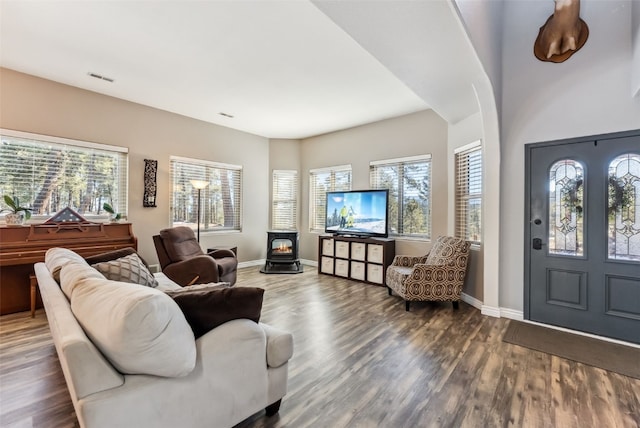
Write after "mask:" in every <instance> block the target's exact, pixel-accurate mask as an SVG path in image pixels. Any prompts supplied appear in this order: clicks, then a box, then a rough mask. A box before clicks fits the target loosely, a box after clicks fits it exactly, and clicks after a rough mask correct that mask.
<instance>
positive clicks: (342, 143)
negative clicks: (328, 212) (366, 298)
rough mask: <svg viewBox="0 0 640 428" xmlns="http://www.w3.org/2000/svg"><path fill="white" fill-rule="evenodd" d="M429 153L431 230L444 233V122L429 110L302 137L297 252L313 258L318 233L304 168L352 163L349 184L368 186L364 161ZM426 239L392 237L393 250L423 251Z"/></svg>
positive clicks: (433, 233)
mask: <svg viewBox="0 0 640 428" xmlns="http://www.w3.org/2000/svg"><path fill="white" fill-rule="evenodd" d="M424 154H431V156H432V167H433V168H432V184H433V192H432V199H431V203H432V220H431V226H432V235H433V237H436V236H438V235H444V234H446V233H447V205H448V202H447V192H448V190H447V123H446V122H445V121H444V120H443V119H442V118H441V117H440V116H438V115H437V114H436V113H435V112H433V110H425V111H422V112H418V113H414V114H409V115H406V116H401V117H398V118H394V119H388V120H383V121H380V122H375V123H371V124H368V125H363V126H359V127H356V128H351V129H347V130H344V131H338V132H333V133H330V134H325V135H321V136H318V137H313V138H307V139H305V140H303V141H302V148H301V158H302V162H301V170H302V180H301V183H302V189H303V192H302V195H303V196H302V200H301V205H302V211H301V226H300V236H301V238H300V247H301V251H300V256H301V257H302V258H303V259H310V260H317V252H318V251H317V250H318V249H317V246H318V234H317V233H310V232H309V198H308V191H307V189H308V188H309V170H310V169H314V168H323V167H330V166H335V165H345V164H351V168H352V188H353V189H368V188H369V187H370V186H369V162H370V161H373V160H382V159H394V158H400V157H405V156H416V155H424ZM429 248H431V243H430V242H427V241H418V240H397V241H396V253H397V254H424V253H426V252H427V251H428V250H429Z"/></svg>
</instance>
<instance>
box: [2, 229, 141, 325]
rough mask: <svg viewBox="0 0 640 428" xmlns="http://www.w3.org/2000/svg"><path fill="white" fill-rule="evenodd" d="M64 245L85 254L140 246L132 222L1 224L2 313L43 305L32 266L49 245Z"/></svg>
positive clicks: (41, 258) (38, 260) (51, 246)
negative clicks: (37, 292)
mask: <svg viewBox="0 0 640 428" xmlns="http://www.w3.org/2000/svg"><path fill="white" fill-rule="evenodd" d="M53 247H64V248H68V249H70V250H73V251H75V252H76V253H78V254H80V255H81V256H83V257H87V256H92V255H95V254H100V253H104V252H107V251H111V250H117V249H121V248H126V247H133V248H134V249H136V250H137V249H138V240H137V238H136V237H135V236H134V235H133V228H132V225H131V223H89V222H86V223H81V224H65V223H59V224H32V225H26V226H18V227H12V226H0V315H5V314H10V313H14V312H22V311H27V310H29V309H31V311H32V313H33V311H34V310H35V307H38V306H42V303H41V302H40V300H39V298H36V289H35V288H36V287H35V285H36V284H35V279H34V277H33V274H34V273H33V265H34V263H37V262H42V261H44V255H45V253H46V252H47V250H48V249H49V248H53Z"/></svg>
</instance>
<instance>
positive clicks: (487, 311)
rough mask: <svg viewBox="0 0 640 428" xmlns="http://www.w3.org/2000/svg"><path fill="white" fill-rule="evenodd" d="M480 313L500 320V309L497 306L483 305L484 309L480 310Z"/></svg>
mask: <svg viewBox="0 0 640 428" xmlns="http://www.w3.org/2000/svg"><path fill="white" fill-rule="evenodd" d="M480 313H481V314H482V315H487V316H490V317H496V318H500V308H499V307H496V306H488V305H482V308H481V309H480Z"/></svg>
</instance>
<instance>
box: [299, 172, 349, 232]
mask: <svg viewBox="0 0 640 428" xmlns="http://www.w3.org/2000/svg"><path fill="white" fill-rule="evenodd" d="M336 190H351V165H341V166H334V167H329V168H319V169H312V170H310V171H309V211H310V215H309V230H310V231H311V232H324V226H325V221H326V215H327V213H326V209H327V192H333V191H336Z"/></svg>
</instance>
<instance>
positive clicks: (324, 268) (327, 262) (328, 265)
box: [320, 257, 333, 275]
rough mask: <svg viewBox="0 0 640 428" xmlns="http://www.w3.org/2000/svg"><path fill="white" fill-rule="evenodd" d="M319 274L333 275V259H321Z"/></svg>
mask: <svg viewBox="0 0 640 428" xmlns="http://www.w3.org/2000/svg"><path fill="white" fill-rule="evenodd" d="M320 272H322V273H328V274H329V275H333V259H332V258H331V257H322V264H321V265H320Z"/></svg>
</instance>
